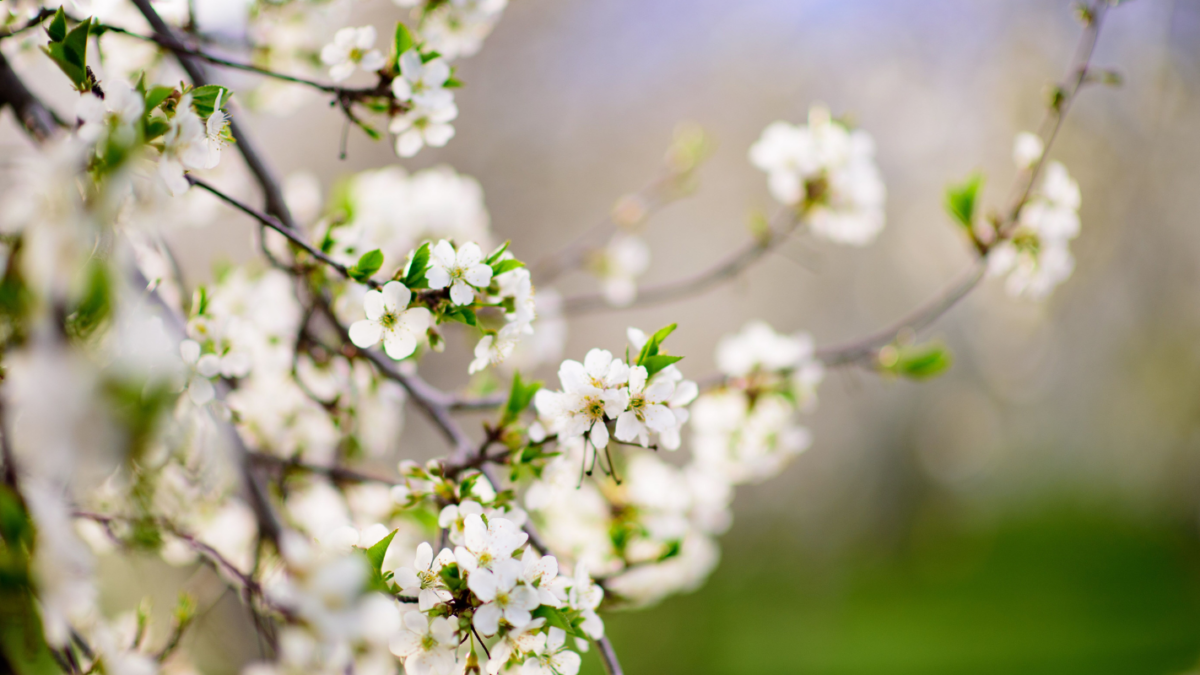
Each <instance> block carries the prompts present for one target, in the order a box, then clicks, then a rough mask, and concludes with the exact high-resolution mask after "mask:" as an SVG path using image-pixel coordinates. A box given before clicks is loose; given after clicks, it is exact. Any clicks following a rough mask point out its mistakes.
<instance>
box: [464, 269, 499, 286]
mask: <svg viewBox="0 0 1200 675" xmlns="http://www.w3.org/2000/svg"><path fill="white" fill-rule="evenodd" d="M463 278H465V279H466V280H467V283H469V284H471V285H472V286H474V287H476V288H487V286H488V284H490V283H491V281H492V268H491V267H488V266H487V265H482V264H479V265H471V266H470V267H468V268H467V273H466V274H464V275H463Z"/></svg>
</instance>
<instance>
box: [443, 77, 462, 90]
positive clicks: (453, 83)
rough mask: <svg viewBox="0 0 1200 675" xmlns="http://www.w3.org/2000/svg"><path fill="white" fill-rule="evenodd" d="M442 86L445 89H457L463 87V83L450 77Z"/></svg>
mask: <svg viewBox="0 0 1200 675" xmlns="http://www.w3.org/2000/svg"><path fill="white" fill-rule="evenodd" d="M442 86H443V87H445V88H446V89H459V88H461V87H462V86H463V83H462V80H460V79H458V78H457V77H454V76H453V75H451V76H450V77H448V78H446V81H445V82H443V83H442Z"/></svg>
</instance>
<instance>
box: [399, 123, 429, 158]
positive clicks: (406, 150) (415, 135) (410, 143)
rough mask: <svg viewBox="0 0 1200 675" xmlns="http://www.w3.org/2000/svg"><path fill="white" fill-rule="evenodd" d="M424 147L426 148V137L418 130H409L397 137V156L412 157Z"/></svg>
mask: <svg viewBox="0 0 1200 675" xmlns="http://www.w3.org/2000/svg"><path fill="white" fill-rule="evenodd" d="M393 131H395V129H393ZM423 147H425V137H424V136H422V135H421V132H420V131H417V130H416V129H409V130H408V131H405V132H404V133H402V134H400V135H399V136H397V137H396V154H397V155H400V156H401V157H412V156H414V155H416V154H417V153H418V152H420V151H421V148H423Z"/></svg>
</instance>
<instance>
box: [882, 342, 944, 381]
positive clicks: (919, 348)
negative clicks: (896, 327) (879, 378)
mask: <svg viewBox="0 0 1200 675" xmlns="http://www.w3.org/2000/svg"><path fill="white" fill-rule="evenodd" d="M952 362H953V359H952V358H951V356H950V351H949V350H948V349H946V346H945V345H943V344H942V343H941V342H927V343H925V344H920V345H906V346H902V347H895V346H888V347H884V348H883V349H881V350H880V351H879V367H880V369H881V370H883V371H884V372H889V373H892V374H895V375H900V376H902V377H907V378H909V379H913V380H927V379H930V378H932V377H937V376H938V375H941V374H942V373H943V372H945V371H946V369H948V368H949V367H950V365H951V363H952Z"/></svg>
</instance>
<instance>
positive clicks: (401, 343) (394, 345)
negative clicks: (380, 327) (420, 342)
mask: <svg viewBox="0 0 1200 675" xmlns="http://www.w3.org/2000/svg"><path fill="white" fill-rule="evenodd" d="M416 350H417V338H416V337H415V336H414V335H413V334H412V333H410V332H408V331H404V330H394V331H392V332H390V333H388V334H387V335H385V336H384V338H383V351H384V352H385V353H386V354H387V355H388V356H389V357H391V358H392V359H393V360H395V361H399V360H400V359H402V358H404V357H406V356H408V355H409V354H412V353H413V352H415V351H416Z"/></svg>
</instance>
